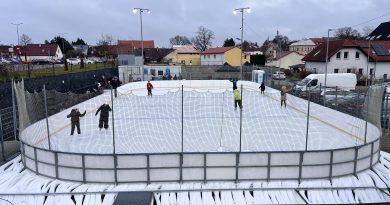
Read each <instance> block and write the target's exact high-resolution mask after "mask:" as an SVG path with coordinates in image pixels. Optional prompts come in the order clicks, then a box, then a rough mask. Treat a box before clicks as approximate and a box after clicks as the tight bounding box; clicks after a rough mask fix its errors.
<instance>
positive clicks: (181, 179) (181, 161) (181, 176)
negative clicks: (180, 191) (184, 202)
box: [179, 153, 183, 183]
mask: <svg viewBox="0 0 390 205" xmlns="http://www.w3.org/2000/svg"><path fill="white" fill-rule="evenodd" d="M179 156H180V162H179V163H180V165H179V168H180V183H183V153H180V154H179Z"/></svg>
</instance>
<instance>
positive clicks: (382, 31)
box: [367, 21, 390, 41]
mask: <svg viewBox="0 0 390 205" xmlns="http://www.w3.org/2000/svg"><path fill="white" fill-rule="evenodd" d="M367 39H369V40H387V41H389V40H390V21H388V22H383V23H381V24H380V25H379V26H378V27H377V28H376V29H375V30H373V31H372V32H371V33H370V35H368V36H367Z"/></svg>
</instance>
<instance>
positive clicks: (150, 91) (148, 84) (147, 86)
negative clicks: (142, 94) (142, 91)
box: [146, 81, 153, 97]
mask: <svg viewBox="0 0 390 205" xmlns="http://www.w3.org/2000/svg"><path fill="white" fill-rule="evenodd" d="M146 89H147V90H148V96H149V95H150V97H152V89H153V85H152V83H151V82H150V81H148V83H147V84H146Z"/></svg>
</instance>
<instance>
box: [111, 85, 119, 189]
mask: <svg viewBox="0 0 390 205" xmlns="http://www.w3.org/2000/svg"><path fill="white" fill-rule="evenodd" d="M111 112H112V120H111V121H112V145H113V151H112V152H113V157H114V178H115V184H118V173H117V165H118V161H117V156H116V150H115V129H114V121H115V118H114V96H113V93H112V86H111Z"/></svg>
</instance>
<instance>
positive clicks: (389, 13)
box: [351, 12, 390, 28]
mask: <svg viewBox="0 0 390 205" xmlns="http://www.w3.org/2000/svg"><path fill="white" fill-rule="evenodd" d="M387 15H390V12H388V13H385V14H383V15H381V16H378V17H375V18H373V19H370V20H367V21H364V22H362V23H358V24H356V25H353V26H351V27H352V28H353V27H356V26H360V25H362V24H366V23H369V22H371V21H374V20H377V19H379V18H382V17H385V16H387Z"/></svg>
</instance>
